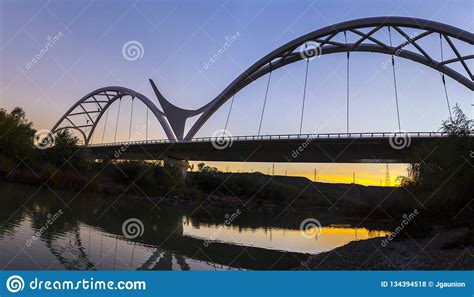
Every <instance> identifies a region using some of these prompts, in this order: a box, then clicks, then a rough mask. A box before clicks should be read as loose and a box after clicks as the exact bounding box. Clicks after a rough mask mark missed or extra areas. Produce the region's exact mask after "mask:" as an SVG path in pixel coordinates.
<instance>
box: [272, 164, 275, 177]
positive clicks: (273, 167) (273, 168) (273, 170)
mask: <svg viewBox="0 0 474 297" xmlns="http://www.w3.org/2000/svg"><path fill="white" fill-rule="evenodd" d="M272 175H273V176H275V163H273V165H272Z"/></svg>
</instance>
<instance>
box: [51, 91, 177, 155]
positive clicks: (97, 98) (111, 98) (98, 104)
mask: <svg viewBox="0 0 474 297" xmlns="http://www.w3.org/2000/svg"><path fill="white" fill-rule="evenodd" d="M126 96H130V97H132V98H133V99H138V100H140V101H141V102H143V104H145V105H146V107H147V108H148V109H150V110H151V112H152V113H153V115H154V116H155V117H156V118H157V119H158V121H159V122H160V124H161V126H162V127H163V129H164V131H165V133H166V136H167V137H168V138H169V139H174V138H175V137H174V135H173V132H172V130H171V128H170V126H169V124H168V122H167V121H166V118H165V114H164V113H163V112H162V111H161V110H159V109H158V107H157V106H156V105H155V104H154V103H153V102H152V101H151V100H150V99H148V98H147V97H146V96H145V95H143V94H141V93H138V92H135V91H133V90H131V89H128V88H124V87H117V86H111V87H104V88H100V89H97V90H95V91H92V92H90V93H89V94H87V95H85V96H84V97H82V98H81V99H80V100H79V101H77V102H76V103H75V104H74V105H73V106H72V107H71V108H69V110H68V111H67V112H66V113H65V114H64V115H63V116H62V117H61V118H60V119H59V121H58V122H57V123H56V124H55V125H54V126H53V128H52V129H51V131H52V132H53V133H54V132H57V131H60V130H63V129H75V130H78V131H79V132H80V133H81V134H82V136H83V137H84V144H85V145H86V146H87V145H88V144H89V142H90V140H91V137H92V135H93V133H94V130H95V128H96V127H97V123H98V122H99V121H100V119H101V118H102V116H103V115H104V113H105V111H106V110H107V108H109V107H110V105H111V104H112V103H114V102H115V101H116V100H119V99H122V98H123V97H126ZM85 104H93V106H94V109H93V110H90V109H88V108H86V107H84V105H85ZM76 110H79V111H78V112H74V111H76ZM94 113H97V115H96V116H95V117H92V116H91V114H94ZM75 116H85V117H86V120H87V121H86V125H76V123H75V121H74V118H73V117H75ZM64 122H68V125H67V126H61V125H62V124H64ZM76 122H77V120H76ZM88 128H90V130H89V131H87V129H88Z"/></svg>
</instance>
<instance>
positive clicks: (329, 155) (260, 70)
mask: <svg viewBox="0 0 474 297" xmlns="http://www.w3.org/2000/svg"><path fill="white" fill-rule="evenodd" d="M413 30H416V31H415V33H413V34H411V33H410V32H411V31H413ZM382 35H384V36H382ZM386 37H388V38H386ZM430 38H433V39H434V40H435V43H434V44H435V45H436V44H438V45H439V46H433V45H432V44H433V43H432V42H431V45H430V46H426V41H427V39H428V41H433V40H431V39H430ZM387 39H388V40H387ZM341 40H343V41H342V42H341ZM473 44H474V35H473V34H472V33H470V32H468V31H464V30H462V29H459V28H456V27H452V26H449V25H446V24H442V23H438V22H434V21H429V20H422V19H415V18H408V17H374V18H366V19H359V20H353V21H347V22H343V23H339V24H335V25H332V26H328V27H325V28H321V29H318V30H316V31H313V32H311V33H308V34H306V35H303V36H301V37H298V38H296V39H294V40H292V41H290V42H288V43H286V44H284V45H282V46H281V47H279V48H277V49H275V50H274V51H272V52H271V53H269V54H267V55H266V56H264V57H263V58H261V59H260V60H258V61H257V62H256V63H254V64H253V65H252V66H250V67H249V68H248V69H247V70H246V71H244V72H243V73H242V74H241V75H239V76H238V77H237V78H236V79H235V80H234V81H232V82H231V83H230V84H229V85H228V86H227V87H226V88H225V89H224V90H223V91H222V92H221V93H220V94H219V95H217V96H216V97H215V98H214V99H213V100H211V101H210V102H209V103H207V104H206V105H204V106H202V107H201V108H198V109H195V110H189V109H183V108H180V107H177V106H175V105H174V104H172V103H171V102H170V101H168V100H167V99H166V98H165V97H164V96H163V95H162V94H161V92H160V91H159V90H158V88H157V87H156V85H155V83H154V82H153V81H152V80H150V83H151V85H152V88H153V90H154V92H155V95H156V97H157V99H158V101H159V103H160V105H161V108H162V109H159V108H158V107H157V106H156V105H155V104H154V103H153V102H152V101H151V100H150V99H148V98H147V97H146V96H144V95H143V94H140V93H138V92H135V91H133V90H131V89H127V88H124V87H104V88H100V89H98V90H95V91H93V92H91V93H89V94H87V95H86V96H84V97H83V98H82V99H80V100H79V101H78V102H77V103H76V104H74V105H73V106H72V107H71V108H70V109H69V110H68V111H67V112H66V113H65V114H64V115H63V116H62V117H61V119H60V120H59V121H58V122H57V123H56V124H55V125H54V127H53V129H52V131H54V132H56V131H59V130H63V129H68V130H72V131H75V132H77V133H79V135H80V137H81V140H82V142H83V143H84V145H86V146H89V151H90V152H91V153H92V155H93V156H99V157H103V158H116V156H114V152H115V151H116V150H117V149H118V148H119V147H120V146H123V143H117V141H116V138H117V127H118V123H119V117H120V106H121V103H122V99H124V98H130V99H131V100H132V105H131V106H132V107H131V113H130V123H132V121H133V104H134V101H135V99H137V100H138V101H140V102H141V103H143V104H144V105H145V107H146V111H147V114H146V133H145V139H144V141H143V142H141V141H140V142H133V143H127V145H130V147H129V148H128V150H127V152H126V154H123V155H122V154H120V157H121V158H138V159H166V158H169V159H171V160H174V159H177V160H184V161H187V160H214V161H242V160H246V161H268V162H287V161H291V162H366V161H368V162H377V161H383V162H407V161H410V160H411V158H413V157H411V156H410V153H411V151H412V149H411V148H413V147H416V146H417V145H419V144H421V143H424V142H427V141H429V140H431V139H435V138H438V137H439V136H440V135H439V134H426V133H421V134H420V133H415V134H402V135H401V136H402V137H409V136H411V137H412V138H411V142H412V146H408V145H407V146H404V147H403V148H406V150H405V149H399V147H396V148H394V147H393V146H390V145H389V140H390V139H391V137H395V136H390V135H389V133H385V134H384V133H364V134H363V135H362V134H359V133H355V134H352V133H349V132H350V123H351V121H350V106H351V104H350V88H349V85H350V84H349V82H350V72H349V65H350V57H351V55H350V54H352V53H355V52H366V53H378V54H384V55H389V56H390V57H391V63H387V64H388V66H389V67H391V68H392V70H393V71H392V72H393V87H394V93H393V94H394V99H395V100H394V113H396V117H397V120H398V122H397V124H398V130H399V131H401V128H402V126H401V123H400V109H399V100H398V92H397V80H396V68H395V65H396V63H395V62H396V60H398V59H407V60H411V61H413V62H416V63H419V64H421V65H424V66H426V67H429V68H432V69H434V70H435V71H437V72H439V73H440V74H441V79H440V83H441V84H442V85H443V87H444V91H445V92H444V93H442V94H440V97H444V99H445V100H446V103H447V104H446V106H447V109H448V112H447V115H449V116H450V115H451V103H450V100H449V94H448V91H447V88H446V77H449V78H451V79H452V80H454V81H456V82H458V83H459V84H460V85H462V86H464V87H466V88H468V89H470V90H474V82H473V78H474V77H473V75H472V71H471V69H470V67H469V65H470V64H468V63H467V62H468V60H470V59H473V58H474V55H472V51H471V49H472V45H473ZM308 46H310V47H308ZM311 46H313V47H312V48H311ZM466 49H467V50H468V52H467V53H464V54H463V51H465V50H466ZM448 52H449V53H450V54H451V56H454V57H453V58H445V56H446V57H447V55H448ZM334 53H346V54H347V56H346V57H347V77H346V78H347V79H346V91H347V92H346V106H345V113H346V131H345V132H346V133H338V134H329V135H327V137H324V135H305V134H302V128H303V119H304V116H305V101H306V87H307V83H308V81H307V80H308V67H309V64H310V61H311V60H312V58H313V57H314V56H315V55H326V54H334ZM299 61H306V75H305V77H304V90H303V98H302V99H301V102H297V104H301V115H300V123H299V132H298V134H297V135H292V136H289V135H277V136H262V134H261V127H262V122H263V120H264V116H265V109H266V103H267V99H268V93H269V88H270V85H271V74H272V72H274V71H276V70H278V69H280V68H282V67H285V66H287V65H290V64H293V63H296V62H299ZM264 76H268V79H267V82H266V91H265V93H264V94H262V98H263V99H264V100H263V106H262V110H261V113H259V115H260V122H259V126H258V134H257V136H241V137H237V138H229V136H228V135H227V134H226V133H227V124H228V121H229V117H230V115H231V112H232V106H233V103H234V95H235V94H237V93H238V92H239V91H241V90H242V89H244V88H245V87H246V86H248V85H249V84H251V83H253V82H255V81H256V80H258V79H259V78H262V77H264ZM228 101H230V108H229V111H228V114H227V118H226V122H225V124H223V127H224V135H222V141H221V142H224V141H228V142H230V141H233V145H232V146H226V147H225V150H219V149H216V146H215V145H214V146H213V145H212V144H215V142H216V141H217V140H219V137H217V138H214V139H211V138H195V136H196V133H197V132H198V131H199V130H200V129H201V128H202V127H203V125H204V124H205V123H206V122H207V121H208V120H209V118H210V117H211V116H212V115H213V114H214V113H215V112H216V111H217V110H219V109H220V108H221V107H222V106H223V105H224V104H225V103H226V102H228ZM116 102H118V104H119V107H118V113H117V116H116V123H115V133H114V137H113V138H114V141H113V142H114V143H113V144H104V141H103V140H104V134H105V131H106V129H105V128H106V126H107V123H108V120H109V112H108V111H109V107H110V106H111V105H112V104H113V103H116ZM288 103H290V102H288ZM293 103H294V102H293ZM149 111H151V113H152V115H153V116H154V117H156V119H157V120H158V122H159V123H160V125H161V127H162V128H163V130H164V132H165V134H166V136H167V139H166V140H164V141H150V140H149V139H148V122H149V121H148V113H149ZM103 118H105V124H104V129H103V131H98V129H96V128H97V126H98V123H99V121H100V120H101V119H103ZM191 118H195V119H197V120H196V121H195V122H194V124H192V126H191V127H190V128H189V129H188V131H185V126H186V121H187V120H189V119H191ZM110 125H111V123H110V122H109V126H110ZM131 127H132V125H131V124H130V129H129V131H128V132H129V133H128V136H129V140H130V139H131V134H132V131H131ZM101 132H102V135H100V134H101ZM94 136H96V137H95V139H96V140H97V138H99V139H100V138H101V139H102V141H96V142H94V141H93V138H94ZM218 136H220V135H218ZM399 136H400V135H399ZM307 139H310V140H311V144H310V145H309V146H310V148H309V149H308V150H307V151H305V153H304V154H301V155H300V156H299V157H298V158H291V155H292V152H293V151H294V150H295V149H298V147H300V146H301V145H304V144H303V143H304V142H305V141H306V140H307ZM213 140H214V141H213ZM219 144H221V143H219ZM219 148H220V149H221V148H222V147H219ZM148 153H150V154H148ZM147 154H148V156H147ZM415 158H416V157H415Z"/></svg>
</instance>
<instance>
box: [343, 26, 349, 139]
mask: <svg viewBox="0 0 474 297" xmlns="http://www.w3.org/2000/svg"><path fill="white" fill-rule="evenodd" d="M344 39H345V41H346V48H347V36H346V31H344ZM349 58H350V53H349V52H347V67H346V133H349V60H350V59H349Z"/></svg>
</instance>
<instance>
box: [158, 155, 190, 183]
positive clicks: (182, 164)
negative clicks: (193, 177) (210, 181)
mask: <svg viewBox="0 0 474 297" xmlns="http://www.w3.org/2000/svg"><path fill="white" fill-rule="evenodd" d="M163 162H164V163H165V164H167V165H170V166H173V167H174V168H177V169H178V171H179V173H180V174H181V177H182V178H183V179H184V178H186V174H187V172H188V168H189V162H188V161H186V160H178V159H174V158H170V157H164V158H163Z"/></svg>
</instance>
